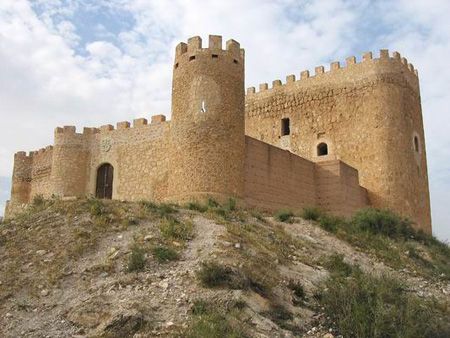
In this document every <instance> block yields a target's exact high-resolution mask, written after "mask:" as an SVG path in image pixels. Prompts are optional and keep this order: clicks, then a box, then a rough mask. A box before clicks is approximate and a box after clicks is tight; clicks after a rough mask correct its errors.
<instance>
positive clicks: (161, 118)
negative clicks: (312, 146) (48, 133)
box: [55, 114, 168, 136]
mask: <svg viewBox="0 0 450 338" xmlns="http://www.w3.org/2000/svg"><path fill="white" fill-rule="evenodd" d="M163 122H168V121H166V116H165V115H162V114H159V115H153V116H152V117H151V123H150V124H149V123H148V120H147V119H146V118H138V119H134V120H133V123H132V124H131V123H130V122H128V121H121V122H117V124H116V127H114V126H113V125H112V124H105V125H103V126H100V127H99V128H96V127H84V128H83V132H82V133H77V129H76V127H75V126H63V127H56V128H55V136H57V135H68V136H71V135H74V136H91V135H95V134H104V133H109V132H113V131H117V130H124V129H133V128H141V127H145V126H151V125H158V124H161V123H163Z"/></svg>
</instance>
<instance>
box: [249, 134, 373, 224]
mask: <svg viewBox="0 0 450 338" xmlns="http://www.w3.org/2000/svg"><path fill="white" fill-rule="evenodd" d="M245 202H246V204H248V205H250V206H255V207H258V208H262V209H266V210H272V211H274V210H279V209H291V210H293V211H299V210H301V209H302V208H304V207H312V206H318V207H320V208H321V209H323V210H325V211H328V212H331V213H333V214H335V215H341V216H351V215H352V214H353V213H354V212H355V211H357V210H358V209H361V208H364V207H367V206H368V201H367V192H366V190H365V189H364V188H361V187H360V185H359V182H358V172H357V171H356V170H355V169H353V168H351V167H350V166H348V165H346V164H345V163H343V162H341V161H339V160H331V161H324V162H318V163H314V162H312V161H308V160H306V159H304V158H301V157H299V156H297V155H295V154H293V153H291V152H289V151H287V150H282V149H280V148H277V147H275V146H272V145H270V144H267V143H264V142H261V141H258V140H256V139H254V138H252V137H248V136H247V137H246V157H245Z"/></svg>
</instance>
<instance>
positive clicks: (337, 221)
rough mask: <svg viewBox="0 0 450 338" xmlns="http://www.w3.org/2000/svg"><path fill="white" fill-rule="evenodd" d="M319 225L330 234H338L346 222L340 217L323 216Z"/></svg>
mask: <svg viewBox="0 0 450 338" xmlns="http://www.w3.org/2000/svg"><path fill="white" fill-rule="evenodd" d="M319 224H320V226H321V228H322V229H324V230H326V231H328V232H332V233H336V232H337V230H338V228H339V226H341V225H344V224H345V221H344V220H343V219H342V218H340V217H336V216H330V215H322V216H320V218H319Z"/></svg>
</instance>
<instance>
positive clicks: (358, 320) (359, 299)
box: [319, 271, 450, 338]
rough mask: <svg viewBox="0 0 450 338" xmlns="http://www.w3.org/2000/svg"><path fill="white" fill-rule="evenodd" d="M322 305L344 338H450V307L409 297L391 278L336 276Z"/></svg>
mask: <svg viewBox="0 0 450 338" xmlns="http://www.w3.org/2000/svg"><path fill="white" fill-rule="evenodd" d="M319 302H320V304H321V306H322V307H323V308H324V310H325V314H326V315H327V317H329V318H330V324H332V323H334V324H335V325H336V326H337V329H338V331H339V334H341V335H343V336H344V337H364V338H366V337H367V338H378V337H379V338H382V337H405V338H406V337H411V338H412V337H429V338H431V337H433V338H434V337H442V338H443V337H449V336H450V323H449V322H448V318H449V315H450V313H449V310H448V308H446V307H442V306H440V305H439V304H438V303H437V302H436V301H434V300H431V301H430V300H422V299H419V298H418V297H416V296H414V295H411V294H409V293H408V292H407V291H406V290H405V289H404V287H403V285H402V284H401V283H399V282H398V281H397V280H395V279H393V278H391V277H389V276H381V277H375V276H371V275H366V274H364V273H362V272H361V271H359V272H357V273H352V274H350V275H349V277H347V278H342V277H340V276H337V277H336V276H335V277H332V278H331V279H329V280H328V281H327V282H326V283H325V285H324V286H323V289H322V296H321V297H320V299H319Z"/></svg>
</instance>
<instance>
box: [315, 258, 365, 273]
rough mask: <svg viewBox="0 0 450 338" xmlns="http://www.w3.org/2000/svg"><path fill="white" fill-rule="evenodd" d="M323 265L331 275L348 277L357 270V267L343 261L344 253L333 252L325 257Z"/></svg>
mask: <svg viewBox="0 0 450 338" xmlns="http://www.w3.org/2000/svg"><path fill="white" fill-rule="evenodd" d="M323 266H324V267H325V268H326V269H327V270H328V271H330V272H331V274H332V275H333V276H340V277H348V276H350V275H351V274H352V273H354V272H355V273H356V271H358V270H359V268H358V267H356V266H352V265H350V264H348V263H346V262H344V255H339V254H334V255H331V256H329V257H327V258H326V260H325V262H324V264H323Z"/></svg>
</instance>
